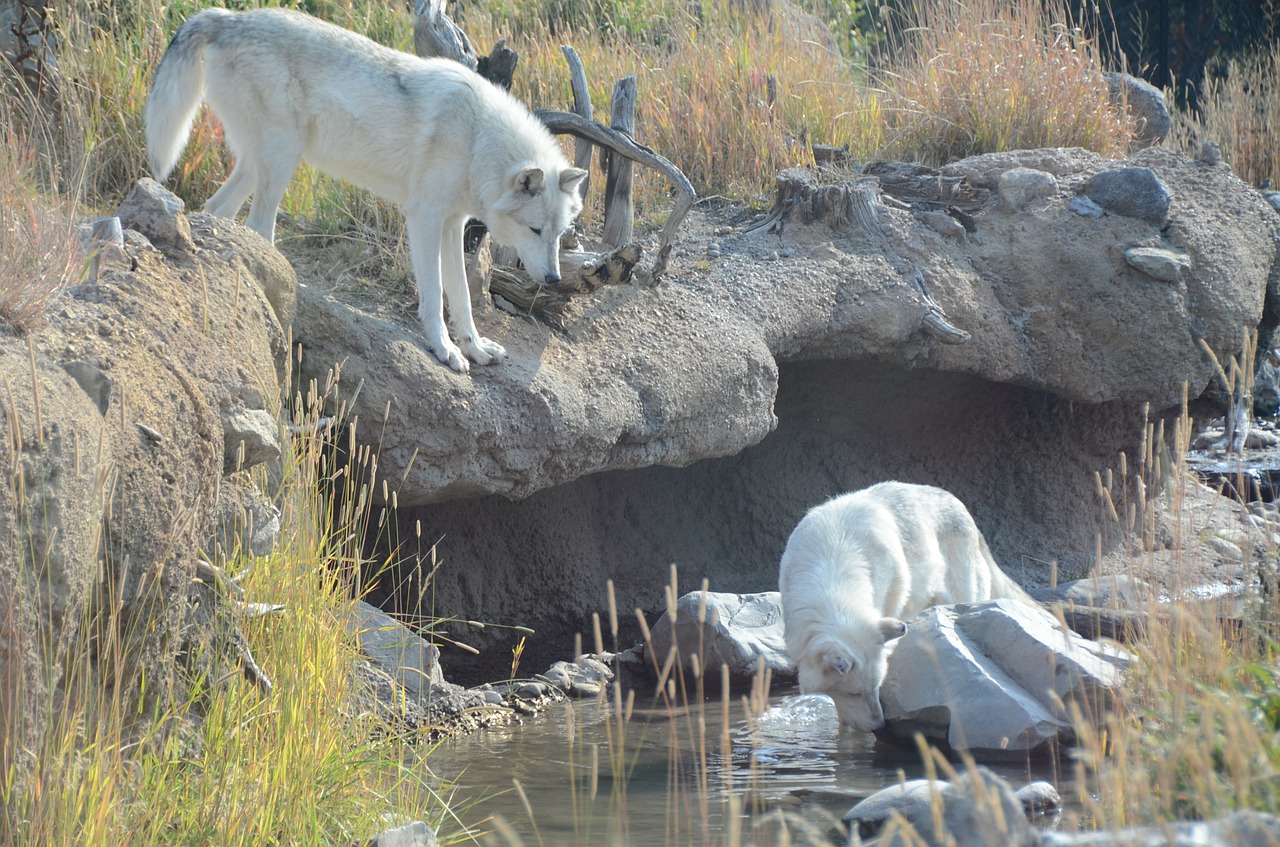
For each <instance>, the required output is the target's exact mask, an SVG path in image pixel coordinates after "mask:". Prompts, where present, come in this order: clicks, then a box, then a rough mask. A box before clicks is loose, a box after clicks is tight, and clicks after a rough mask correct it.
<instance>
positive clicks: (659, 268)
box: [534, 109, 698, 282]
mask: <svg viewBox="0 0 1280 847" xmlns="http://www.w3.org/2000/svg"><path fill="white" fill-rule="evenodd" d="M534 115H536V116H537V117H538V119H539V120H540V121H542V122H543V124H545V125H546V127H547V128H548V129H550V130H551V131H552V132H555V133H560V134H562V135H573V136H576V137H578V138H586V139H589V140H590V141H593V142H595V143H596V144H598V145H600V146H601V147H606V148H608V149H609V150H611V151H612V152H614V153H617V154H618V155H620V156H625V157H626V158H628V159H630V160H631V161H633V162H637V163H639V164H641V165H644V166H645V167H649V168H653V169H654V170H657V171H660V172H661V173H662V174H664V175H665V176H666V177H667V179H669V180H671V182H672V183H673V184H674V185H675V188H676V191H677V192H678V196H677V197H676V202H675V205H674V206H672V208H671V214H670V215H668V216H667V223H666V225H664V226H663V228H662V236H661V239H660V241H659V246H658V255H657V257H656V258H655V260H654V263H653V270H652V271H651V272H650V275H651V276H650V281H651V282H657V281H658V278H659V277H660V276H662V273H663V272H664V271H665V270H666V268H667V259H668V257H669V256H670V255H671V247H672V244H673V243H674V241H675V233H676V230H677V229H679V227H680V222H681V221H683V220H684V216H685V215H687V214H689V210H690V209H692V208H693V204H694V202H695V201H696V200H697V199H698V195H697V194H696V193H695V192H694V190H693V185H692V184H691V183H690V182H689V178H688V177H686V176H685V175H684V174H683V173H682V172H681V171H680V169H679V168H677V167H676V166H675V165H673V164H671V162H669V161H667V160H666V159H664V158H663V157H662V156H660V155H659V154H657V153H655V152H654V151H653V150H651V149H650V148H648V147H646V146H644V145H643V144H638V143H636V141H635V139H633V138H630V137H629V136H626V135H623V134H622V133H619V132H614V131H613V130H611V129H609V128H608V127H606V126H602V125H601V124H600V123H598V122H596V121H588V120H583V119H582V117H581V116H580V115H575V114H573V113H572V112H556V111H551V110H548V109H537V110H535V111H534Z"/></svg>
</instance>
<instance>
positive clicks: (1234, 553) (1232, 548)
mask: <svg viewBox="0 0 1280 847" xmlns="http://www.w3.org/2000/svg"><path fill="white" fill-rule="evenodd" d="M1209 547H1210V549H1212V550H1213V552H1215V553H1217V554H1218V555H1219V556H1221V557H1222V558H1224V559H1226V560H1227V561H1229V562H1239V561H1242V560H1243V559H1244V553H1242V552H1241V551H1240V548H1239V547H1237V546H1236V545H1235V544H1232V543H1231V542H1230V541H1228V540H1227V539H1225V538H1210V539H1209Z"/></svg>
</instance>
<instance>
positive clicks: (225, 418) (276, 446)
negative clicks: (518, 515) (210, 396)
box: [222, 408, 281, 473]
mask: <svg viewBox="0 0 1280 847" xmlns="http://www.w3.org/2000/svg"><path fill="white" fill-rule="evenodd" d="M222 451H223V452H222V464H223V470H224V471H226V472H227V473H230V472H232V471H237V470H247V469H249V468H252V467H253V466H255V465H260V464H262V463H263V462H273V461H275V460H276V459H279V458H280V456H281V447H280V425H279V423H278V422H277V421H276V419H275V416H274V415H272V414H271V413H270V412H268V411H266V410H264V409H243V408H232V409H227V410H226V411H224V412H223V413H222Z"/></svg>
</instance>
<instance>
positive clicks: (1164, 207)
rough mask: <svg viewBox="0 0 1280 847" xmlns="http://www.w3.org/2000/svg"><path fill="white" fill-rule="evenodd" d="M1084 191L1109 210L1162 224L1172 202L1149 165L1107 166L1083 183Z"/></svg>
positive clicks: (1166, 189)
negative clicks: (1145, 166) (1140, 166)
mask: <svg viewBox="0 0 1280 847" xmlns="http://www.w3.org/2000/svg"><path fill="white" fill-rule="evenodd" d="M1084 193H1085V194H1086V195H1087V196H1088V197H1089V199H1090V200H1092V201H1093V202H1095V203H1097V204H1098V205H1099V206H1101V207H1102V208H1104V209H1106V210H1107V211H1108V212H1115V213H1116V214H1117V215H1123V216H1125V217H1128V218H1138V219H1139V220H1143V221H1147V222H1148V223H1153V224H1161V223H1164V220H1165V218H1166V217H1167V216H1168V214H1169V204H1170V203H1171V202H1173V198H1172V197H1171V195H1170V194H1169V189H1168V188H1167V187H1166V186H1165V184H1164V182H1163V181H1162V180H1161V179H1160V177H1159V176H1157V175H1156V172H1155V171H1153V170H1151V169H1150V168H1133V167H1129V168H1110V169H1108V170H1105V171H1102V172H1101V173H1097V174H1094V175H1093V177H1091V178H1090V179H1089V181H1088V182H1086V183H1085V184H1084Z"/></svg>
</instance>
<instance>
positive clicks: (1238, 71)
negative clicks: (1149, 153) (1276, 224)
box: [1172, 52, 1280, 187]
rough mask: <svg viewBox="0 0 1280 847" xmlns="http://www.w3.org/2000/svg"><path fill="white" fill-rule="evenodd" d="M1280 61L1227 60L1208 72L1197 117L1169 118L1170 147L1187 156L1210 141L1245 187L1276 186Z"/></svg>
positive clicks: (1268, 57)
mask: <svg viewBox="0 0 1280 847" xmlns="http://www.w3.org/2000/svg"><path fill="white" fill-rule="evenodd" d="M1277 98H1280V62H1277V59H1276V54H1275V53H1274V52H1272V53H1261V54H1258V55H1255V56H1251V57H1247V58H1243V59H1232V60H1231V61H1229V62H1228V63H1227V64H1226V66H1225V67H1224V68H1222V69H1221V73H1220V74H1218V73H1212V72H1207V73H1206V75H1205V79H1204V85H1203V88H1202V91H1201V94H1200V109H1199V113H1198V114H1197V113H1194V112H1178V113H1175V115H1174V126H1173V139H1172V143H1173V144H1174V145H1176V146H1178V147H1180V148H1182V149H1183V150H1185V151H1187V152H1188V153H1189V154H1191V155H1195V154H1196V153H1197V152H1199V149H1200V144H1201V143H1202V142H1204V141H1215V142H1217V143H1218V144H1219V145H1220V146H1221V148H1222V157H1223V159H1224V160H1226V162H1227V163H1229V164H1230V165H1231V169H1232V170H1233V171H1235V173H1236V175H1237V176H1239V177H1240V178H1241V179H1243V180H1244V181H1245V182H1247V183H1249V184H1250V185H1261V184H1263V182H1264V181H1265V180H1270V181H1271V183H1272V187H1276V186H1280V152H1277V148H1276V139H1277V138H1280V115H1277V114H1276V102H1277Z"/></svg>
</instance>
